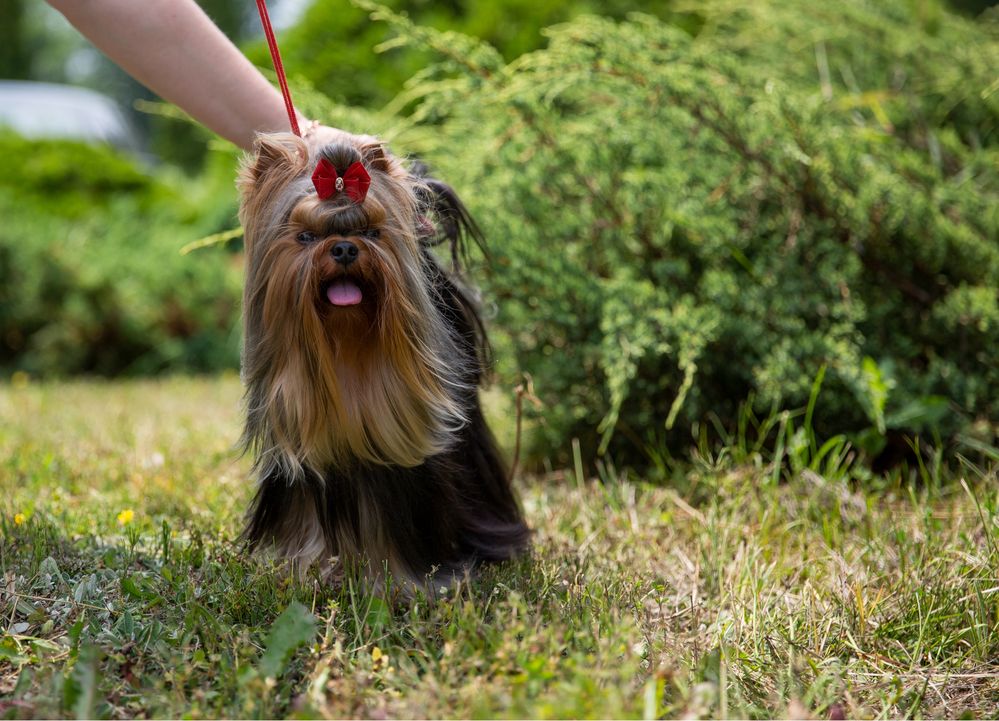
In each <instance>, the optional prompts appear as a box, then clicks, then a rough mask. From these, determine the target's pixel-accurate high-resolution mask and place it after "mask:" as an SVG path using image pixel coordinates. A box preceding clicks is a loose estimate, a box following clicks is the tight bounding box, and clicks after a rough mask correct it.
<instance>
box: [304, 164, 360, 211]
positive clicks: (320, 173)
mask: <svg viewBox="0 0 999 721" xmlns="http://www.w3.org/2000/svg"><path fill="white" fill-rule="evenodd" d="M312 184H313V185H315V186H316V192H317V193H318V194H319V199H320V200H326V199H327V198H332V197H333V196H334V195H336V194H337V193H339V192H341V191H343V192H345V193H347V197H348V198H350V199H351V200H353V201H354V202H355V203H363V202H364V198H365V197H366V196H367V194H368V186H369V185H371V176H370V175H368V171H367V170H365V169H364V166H363V165H361V161H357V162H355V163H351V165H350V167H349V168H347V172H346V173H344V174H343V175H342V176H340V175H337V173H336V168H334V167H333V163H331V162H330V161H328V160H327V159H326V158H320V160H319V162H318V163H317V164H316V169H315V171H314V172H313V173H312Z"/></svg>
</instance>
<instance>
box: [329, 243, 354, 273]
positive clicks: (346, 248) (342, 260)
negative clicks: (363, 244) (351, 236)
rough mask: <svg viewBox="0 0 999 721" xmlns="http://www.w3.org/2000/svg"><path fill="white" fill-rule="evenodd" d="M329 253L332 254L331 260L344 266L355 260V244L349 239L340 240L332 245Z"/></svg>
mask: <svg viewBox="0 0 999 721" xmlns="http://www.w3.org/2000/svg"><path fill="white" fill-rule="evenodd" d="M330 254H331V255H332V256H333V260H335V261H336V262H337V263H339V264H340V265H342V266H344V267H346V266H348V265H350V264H351V263H353V262H354V261H355V260H357V246H356V245H354V244H353V243H351V242H350V241H349V240H341V241H340V242H339V243H337V244H336V245H334V246H333V250H331V251H330Z"/></svg>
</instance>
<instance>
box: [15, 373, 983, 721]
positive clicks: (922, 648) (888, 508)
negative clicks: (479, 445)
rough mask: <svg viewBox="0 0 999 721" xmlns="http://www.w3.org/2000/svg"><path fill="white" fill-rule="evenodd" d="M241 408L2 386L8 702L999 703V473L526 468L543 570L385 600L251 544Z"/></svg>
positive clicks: (83, 707)
mask: <svg viewBox="0 0 999 721" xmlns="http://www.w3.org/2000/svg"><path fill="white" fill-rule="evenodd" d="M239 396H240V388H239V382H238V380H237V379H236V378H222V379H206V380H189V379H172V380H167V381H142V382H129V383H115V384H105V383H96V382H95V383H68V384H44V385H38V384H32V383H26V384H25V383H20V384H17V387H15V386H11V385H8V386H3V387H0V492H2V497H0V533H2V544H0V572H2V574H3V587H2V589H0V614H2V624H3V625H2V627H0V628H2V629H3V631H4V636H3V637H2V640H0V715H2V716H5V717H13V718H20V717H24V718H27V717H37V716H66V715H69V716H73V715H79V716H94V715H97V716H106V717H131V716H139V715H151V716H174V717H176V716H181V715H189V716H192V717H217V716H230V717H232V716H236V717H243V716H250V717H253V716H261V717H274V716H288V715H300V716H305V717H310V716H317V715H319V716H391V717H422V716H430V717H435V716H447V717H483V716H506V717H578V716H586V717H606V716H611V717H618V716H623V717H643V716H644V717H656V716H679V715H688V716H692V717H697V716H731V717H744V716H754V717H755V716H783V715H786V714H793V715H805V714H809V715H814V716H816V717H822V718H828V717H830V716H839V715H841V714H842V715H845V716H847V717H852V716H861V717H866V716H870V717H876V716H889V717H894V716H902V715H922V716H943V715H946V716H959V715H961V714H964V713H967V714H970V715H973V716H977V717H981V718H985V717H993V716H995V715H996V714H997V712H999V664H997V662H996V660H995V659H996V658H999V577H997V576H999V574H997V570H999V552H997V550H996V543H997V538H996V536H997V535H999V521H997V519H999V515H997V513H996V508H997V504H999V490H997V484H996V476H995V474H994V472H992V471H988V470H984V469H975V468H973V467H970V466H968V465H957V464H956V463H954V464H953V465H954V467H953V470H952V471H950V472H949V473H945V474H944V478H943V479H942V481H941V482H937V479H935V478H932V477H930V476H929V475H928V474H925V473H924V474H923V475H920V474H919V473H915V474H912V476H911V477H910V476H908V475H905V474H899V475H898V477H894V478H887V479H875V480H877V483H871V484H870V487H871V488H873V487H877V488H879V489H880V490H878V491H876V492H875V491H864V490H862V489H860V488H858V484H856V483H855V482H852V481H851V480H850V479H849V478H848V477H847V474H845V473H844V472H841V471H843V468H842V467H840V466H836V465H829V464H825V463H824V464H823V467H822V469H821V470H822V472H821V473H819V472H816V471H814V470H810V469H808V468H807V467H801V468H799V469H798V470H795V471H790V472H788V473H785V474H784V477H783V478H780V477H779V476H780V474H779V473H776V474H775V473H774V472H773V468H772V466H771V465H770V464H768V463H766V462H764V461H763V460H761V458H762V457H757V462H755V463H754V462H753V460H752V459H750V458H745V457H740V455H739V454H736V453H728V454H720V455H713V456H710V457H709V456H706V455H704V454H701V455H700V456H699V458H698V460H695V462H693V463H692V464H690V465H689V466H687V467H685V468H684V469H683V470H682V472H681V471H676V470H674V471H672V472H671V474H668V478H669V483H665V484H660V485H650V484H646V483H644V482H641V481H639V480H638V479H634V478H630V479H629V478H627V477H622V476H621V475H620V474H617V473H615V472H613V471H612V470H608V468H603V469H601V472H600V474H599V475H601V476H602V478H603V482H598V481H596V480H588V481H585V482H582V483H579V482H577V474H576V473H575V472H573V471H568V472H565V473H554V474H551V475H549V476H546V477H544V478H537V477H536V478H530V479H527V480H524V481H522V482H521V484H520V490H521V493H522V496H523V500H524V505H525V509H526V511H527V514H528V517H529V519H530V523H531V525H532V527H533V528H534V529H535V531H536V534H535V553H534V555H533V556H532V557H531V558H527V559H524V560H523V561H521V562H518V563H514V564H511V565H508V566H506V567H501V568H495V569H490V570H488V571H486V572H485V573H484V574H482V575H481V576H480V577H479V578H477V579H474V580H471V581H467V582H463V583H461V584H459V585H458V586H457V587H454V588H450V589H445V591H444V592H442V593H440V595H439V598H438V599H436V600H434V601H427V600H416V601H413V602H409V603H404V604H401V605H399V606H397V607H390V606H389V605H387V604H386V603H385V602H384V601H383V600H382V599H381V598H378V597H374V596H371V595H370V594H368V593H366V592H365V591H364V590H363V589H361V588H358V587H357V586H355V585H353V584H349V585H346V586H336V587H333V586H330V585H326V584H320V583H318V582H317V581H315V580H310V581H308V582H307V583H304V584H296V583H293V582H291V581H289V579H287V578H286V577H285V576H283V575H282V574H280V573H277V572H275V570H274V569H272V568H271V567H269V566H268V565H267V564H266V563H264V562H262V561H258V560H254V559H249V558H247V557H245V556H244V555H243V554H242V553H241V551H240V549H239V548H238V547H237V546H236V545H235V543H234V538H235V534H236V533H237V529H238V526H239V520H240V515H241V513H242V509H243V508H244V506H245V504H246V502H247V500H248V498H249V494H250V492H251V488H250V486H249V484H248V482H247V475H248V462H247V461H246V459H240V458H238V457H237V455H236V453H235V452H234V451H233V450H232V448H233V445H234V443H235V440H236V438H237V435H238V431H239ZM732 458H737V459H738V462H736V461H735V460H732ZM726 459H728V460H726ZM786 465H787V466H788V467H793V466H794V465H795V463H794V462H793V460H792V461H788V462H787V464H786ZM584 475H585V473H584ZM962 480H964V484H962V482H961V481H962ZM295 603H300V604H302V606H303V607H304V608H299V607H298V606H295V605H294V604H295ZM278 619H280V620H278ZM276 620H278V622H277V623H276Z"/></svg>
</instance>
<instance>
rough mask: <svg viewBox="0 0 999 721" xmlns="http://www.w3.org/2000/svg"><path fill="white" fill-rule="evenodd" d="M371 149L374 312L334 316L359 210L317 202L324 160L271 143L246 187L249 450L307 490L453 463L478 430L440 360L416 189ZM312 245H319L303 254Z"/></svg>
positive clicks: (246, 174)
mask: <svg viewBox="0 0 999 721" xmlns="http://www.w3.org/2000/svg"><path fill="white" fill-rule="evenodd" d="M357 149H358V151H359V152H360V153H361V155H362V157H363V158H364V159H365V163H366V165H367V167H368V171H369V173H370V175H371V187H370V189H369V191H368V195H367V199H366V200H365V202H364V204H363V206H362V207H361V208H360V210H361V211H363V213H362V215H363V216H364V217H365V219H366V222H367V223H368V224H369V225H370V226H372V227H377V228H378V229H380V231H381V237H380V238H378V239H377V240H369V239H366V238H364V237H360V236H356V235H351V236H350V240H351V241H352V242H354V243H355V244H357V245H358V247H359V248H360V256H359V258H358V268H359V273H360V274H361V277H362V278H363V280H364V282H365V283H366V287H367V288H368V291H373V292H374V295H375V296H376V297H375V298H374V299H373V301H374V302H371V303H369V302H368V298H365V303H363V304H362V305H360V306H355V307H352V308H336V309H332V308H329V307H324V305H323V300H322V298H321V297H320V294H321V286H322V283H323V282H324V280H326V279H328V278H329V277H331V275H333V274H335V273H336V272H338V268H337V267H336V265H335V264H334V263H333V261H332V260H331V258H330V249H331V248H332V246H333V245H334V244H335V243H336V242H337V241H338V240H341V239H343V237H344V236H340V235H326V234H325V233H326V228H328V227H330V223H331V222H332V221H333V216H335V215H336V214H338V213H357V212H358V208H357V207H356V206H351V204H347V203H339V204H337V203H331V202H329V201H320V200H319V199H318V198H317V197H316V195H315V193H314V192H310V191H311V183H310V182H309V180H308V175H309V173H310V172H311V169H312V167H314V166H315V163H316V159H317V158H316V156H314V155H313V156H310V155H309V152H308V148H307V147H306V145H305V144H304V143H303V142H302V141H301V140H300V139H298V138H296V137H295V136H292V135H282V134H279V135H270V136H261V138H260V139H259V141H258V146H257V149H256V153H255V157H254V159H253V160H252V161H250V162H248V163H246V164H245V165H244V167H243V168H242V170H241V173H240V179H239V183H238V185H239V188H240V191H241V194H242V206H241V211H240V219H241V221H242V223H243V227H244V229H245V242H246V252H247V277H246V286H245V292H244V330H245V339H246V343H245V348H244V358H243V374H244V380H245V382H246V384H247V401H248V408H247V413H248V425H247V435H246V437H245V438H244V442H245V443H246V444H247V446H248V447H253V448H255V449H256V450H257V452H258V463H260V464H262V465H264V466H267V465H270V464H275V465H277V466H279V467H280V468H281V469H282V470H283V471H285V472H287V473H289V474H290V475H291V476H293V477H304V476H305V475H315V476H321V473H322V470H323V469H324V468H326V467H329V466H336V465H338V464H342V463H347V462H349V461H351V460H360V461H363V462H368V463H373V464H391V465H398V466H404V467H410V466H415V465H418V464H419V463H421V462H422V461H423V460H424V459H425V458H427V457H428V456H431V455H434V454H436V453H440V452H441V451H443V450H445V449H446V447H447V445H448V438H449V437H450V436H451V435H452V434H453V431H454V430H455V429H456V428H458V427H460V426H461V425H462V424H463V423H464V422H465V418H464V413H463V409H462V407H461V405H460V403H459V402H457V401H456V400H455V399H456V397H457V396H458V393H457V392H458V391H459V390H460V389H458V388H455V387H454V385H453V383H454V381H452V380H450V379H451V378H453V377H454V376H455V374H454V373H452V372H450V369H448V368H447V366H446V360H445V359H444V358H442V357H440V356H439V355H438V353H437V352H436V351H435V349H436V348H440V347H442V346H443V345H445V344H444V343H441V342H440V341H441V339H442V336H443V335H446V334H447V333H448V331H447V329H446V328H445V327H443V325H442V324H441V322H440V319H439V316H438V314H437V313H436V312H434V310H433V303H432V300H431V298H430V297H429V295H428V292H427V290H426V285H427V284H426V283H425V282H424V278H423V277H422V272H423V271H422V270H421V262H420V257H419V245H418V241H417V238H416V236H415V228H416V227H417V223H416V216H415V213H416V212H417V210H416V209H417V204H416V198H415V195H414V189H413V180H412V179H411V177H410V176H409V175H408V174H407V173H406V172H405V170H404V169H403V168H402V167H401V165H400V164H399V163H398V161H396V160H395V159H394V158H392V156H390V155H388V154H386V153H385V152H384V150H383V149H381V147H380V146H377V145H371V144H364V145H358V146H357ZM302 231H309V232H313V233H315V234H316V236H317V238H318V240H317V242H315V243H313V244H311V245H303V244H302V243H300V242H299V241H298V240H296V237H297V236H298V234H299V233H301V232H302ZM331 429H332V430H331ZM376 535H377V534H376ZM305 545H309V544H305Z"/></svg>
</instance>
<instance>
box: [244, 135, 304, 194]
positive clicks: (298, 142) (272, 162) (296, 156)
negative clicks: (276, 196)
mask: <svg viewBox="0 0 999 721" xmlns="http://www.w3.org/2000/svg"><path fill="white" fill-rule="evenodd" d="M308 162H309V149H308V147H307V146H306V144H305V141H304V140H302V139H301V138H299V137H298V136H297V135H292V134H291V133H260V134H258V135H257V137H256V138H255V139H254V141H253V151H252V152H251V153H250V154H249V155H247V156H245V157H244V159H243V163H242V166H241V167H240V170H239V180H238V181H237V185H238V187H239V189H240V191H241V192H243V193H247V192H249V191H250V190H252V189H253V188H255V187H257V186H259V185H260V184H261V183H263V182H265V181H266V180H268V179H270V178H280V179H281V182H285V181H287V180H288V179H290V178H292V177H294V176H296V175H298V174H299V173H301V172H302V171H304V170H305V168H306V165H307V164H308Z"/></svg>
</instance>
